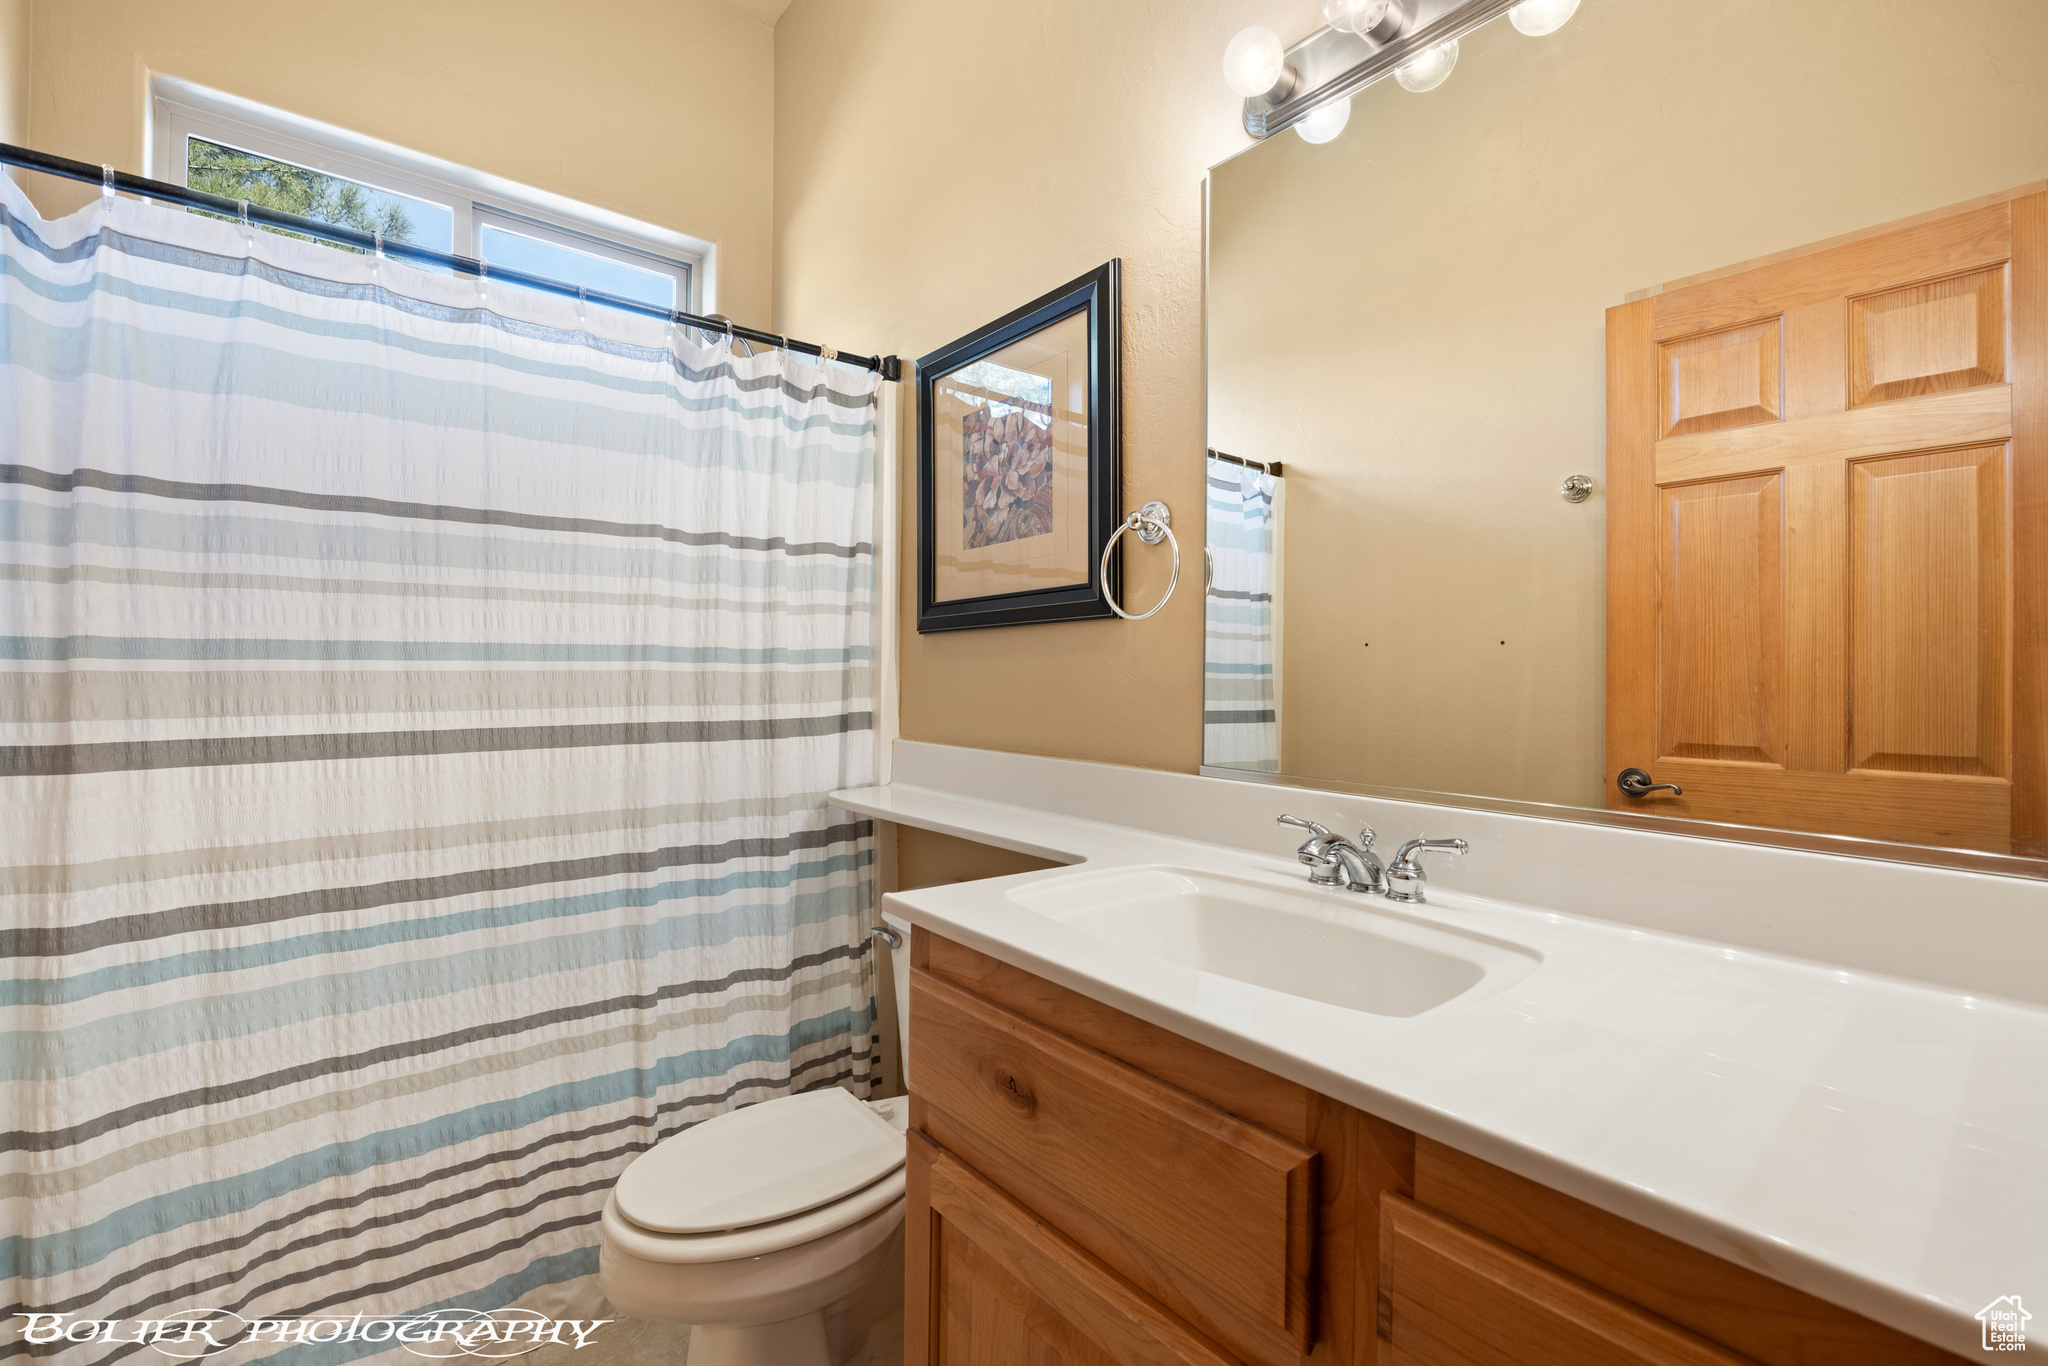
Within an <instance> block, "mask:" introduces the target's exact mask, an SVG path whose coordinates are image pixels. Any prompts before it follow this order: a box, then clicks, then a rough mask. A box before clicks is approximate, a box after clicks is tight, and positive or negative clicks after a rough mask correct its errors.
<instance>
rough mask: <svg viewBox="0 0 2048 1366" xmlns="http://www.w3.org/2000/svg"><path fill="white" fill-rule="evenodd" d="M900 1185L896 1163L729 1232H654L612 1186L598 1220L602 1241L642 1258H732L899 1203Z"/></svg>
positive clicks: (797, 1240) (812, 1238) (821, 1233)
mask: <svg viewBox="0 0 2048 1366" xmlns="http://www.w3.org/2000/svg"><path fill="white" fill-rule="evenodd" d="M903 1189H904V1179H903V1169H902V1168H901V1167H898V1168H897V1169H896V1170H895V1171H893V1172H891V1173H889V1175H887V1176H885V1177H883V1178H882V1179H881V1180H880V1181H877V1182H875V1184H874V1185H872V1186H869V1187H868V1188H867V1189H865V1190H861V1191H856V1192H855V1193H854V1194H852V1195H850V1196H848V1197H847V1198H846V1199H844V1200H841V1201H839V1202H838V1203H837V1204H831V1205H827V1206H825V1207H824V1208H823V1209H814V1210H810V1211H808V1212H806V1213H804V1214H799V1215H797V1216H795V1217H794V1218H790V1219H782V1220H778V1221H777V1222H775V1223H772V1224H756V1225H755V1226H754V1227H752V1228H743V1229H736V1230H734V1231H733V1232H731V1233H655V1232H652V1231H651V1230H648V1229H644V1228H641V1227H640V1226H639V1225H638V1224H636V1223H634V1222H633V1221H632V1220H630V1219H628V1218H627V1217H626V1216H625V1215H623V1214H621V1213H619V1194H618V1191H617V1190H616V1189H614V1190H613V1191H612V1193H611V1194H610V1195H608V1196H606V1197H605V1201H604V1215H603V1217H602V1219H601V1221H600V1226H601V1228H602V1230H603V1236H604V1240H605V1241H606V1242H607V1243H609V1244H611V1246H612V1247H614V1248H616V1249H617V1250H618V1251H620V1252H623V1253H625V1254H627V1255H628V1256H632V1257H638V1258H640V1259H641V1260H642V1261H647V1262H668V1263H671V1264H689V1263H693V1262H734V1261H742V1260H745V1259H746V1258H749V1257H763V1256H766V1255H767V1254H768V1253H771V1252H781V1251H782V1250H784V1249H785V1248H792V1247H797V1246H799V1245H800V1244H803V1243H812V1242H816V1241H817V1240H818V1239H820V1238H826V1237H830V1236H831V1235H832V1234H834V1233H837V1232H839V1231H840V1230H841V1229H846V1228H851V1227H853V1225H855V1224H857V1223H859V1222H860V1221H861V1220H863V1219H866V1218H868V1217H869V1216H870V1215H873V1214H877V1213H879V1212H881V1211H883V1210H886V1209H888V1208H889V1207H890V1206H891V1205H896V1206H899V1207H900V1206H901V1205H902V1203H903Z"/></svg>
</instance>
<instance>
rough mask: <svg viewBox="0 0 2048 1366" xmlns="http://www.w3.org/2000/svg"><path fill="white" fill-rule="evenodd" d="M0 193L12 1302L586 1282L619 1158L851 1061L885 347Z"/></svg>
mask: <svg viewBox="0 0 2048 1366" xmlns="http://www.w3.org/2000/svg"><path fill="white" fill-rule="evenodd" d="M0 214H4V217H0V238H4V249H5V258H4V261H5V276H4V279H0V841H4V843H0V969H4V972H0V1033H4V1038H0V1067H4V1069H5V1074H4V1078H0V1130H4V1133H0V1147H4V1167H0V1182H4V1183H5V1190H4V1195H0V1214H4V1217H0V1281H4V1288H5V1298H6V1300H7V1304H6V1308H5V1309H4V1311H0V1312H4V1313H5V1314H7V1315H10V1316H13V1315H20V1314H23V1313H27V1312H37V1313H45V1314H48V1313H62V1314H65V1315H66V1316H68V1318H69V1319H70V1320H71V1321H74V1322H75V1321H76V1320H77V1319H91V1320H95V1321H117V1322H121V1323H124V1324H129V1325H132V1324H133V1323H134V1322H135V1321H137V1320H145V1319H153V1318H158V1317H160V1316H162V1315H164V1314H166V1313H168V1312H171V1311H176V1310H183V1309H187V1308H189V1307H192V1306H207V1307H213V1308H218V1309H222V1310H227V1311H232V1312H233V1313H235V1314H238V1315H241V1316H243V1318H245V1319H247V1318H254V1317H259V1316H293V1315H312V1314H316V1313H321V1312H332V1313H341V1314H349V1313H355V1312H368V1313H372V1314H375V1313H416V1312H420V1311H424V1310H429V1309H432V1308H434V1307H436V1306H473V1307H493V1306H500V1305H506V1304H511V1303H513V1302H519V1303H522V1304H526V1305H529V1306H535V1307H539V1308H541V1309H543V1310H545V1311H547V1312H554V1313H559V1314H564V1315H578V1314H580V1315H581V1316H584V1317H594V1316H597V1315H598V1314H599V1312H600V1305H599V1298H600V1297H599V1296H598V1293H597V1291H596V1289H595V1280H594V1272H595V1269H596V1259H597V1254H596V1244H597V1227H596V1219H597V1215H598V1211H599V1208H600V1206H601V1205H602V1202H603V1200H604V1195H605V1192H606V1190H607V1188H608V1187H609V1186H610V1185H611V1183H612V1182H613V1181H614V1180H615V1179H616V1178H617V1177H618V1175H619V1173H620V1171H621V1170H622V1169H623V1168H624V1166H625V1165H626V1163H627V1162H629V1161H630V1160H631V1159H632V1158H633V1156H634V1155H635V1154H637V1153H639V1152H641V1151H643V1150H644V1149H646V1148H647V1147H648V1146H650V1145H651V1144H653V1143H654V1142H655V1141H656V1140H658V1139H660V1138H662V1137H665V1136H667V1135H669V1134H672V1133H675V1132H676V1131H678V1130H679V1129H682V1128H684V1127H686V1126H688V1125H690V1124H693V1123H695V1122H698V1121H700V1120H703V1119H705V1118H708V1117H710V1116H712V1115H714V1114H717V1113H719V1112H721V1111H724V1110H727V1109H730V1108H732V1107H733V1106H735V1105H739V1104H744V1103H747V1102H750V1101H757V1100H762V1099H766V1098H768V1097H771V1096H775V1095H780V1094H784V1093H787V1092H790V1091H799V1090H805V1089H809V1088H814V1087H820V1086H829V1085H845V1086H850V1087H852V1088H854V1089H855V1091H856V1093H861V1092H862V1091H863V1088H864V1086H865V1079H866V1074H867V1069H868V1051H869V1038H870V1033H871V1015H872V1005H873V999H874V997H873V990H872V976H871V964H870V960H869V957H868V953H867V941H866V939H865V937H864V931H863V924H864V920H865V917H866V915H867V913H868V908H869V903H870V901H871V900H872V892H873V883H872V877H871V871H870V869H871V860H872V849H871V837H870V835H871V832H870V830H869V828H868V826H867V825H866V824H864V823H858V822H855V821H854V820H852V819H851V818H849V817H848V816H846V815H845V813H843V812H836V811H834V810H833V809H832V808H830V807H828V806H827V805H826V803H825V800H824V795H825V794H826V793H827V792H829V791H831V790H832V789H834V788H837V787H843V786H846V785H849V784H861V783H864V782H868V781H871V780H872V767H873V743H874V740H873V730H872V725H871V716H872V711H873V704H872V696H871V686H872V685H871V679H872V649H873V644H874V642H873V640H872V638H871V634H870V631H871V623H872V620H873V617H872V612H871V609H872V606H873V565H874V560H873V547H872V544H871V542H872V540H873V534H872V521H873V496H874V460H875V448H874V432H875V425H874V418H875V413H876V388H877V384H878V381H877V380H876V379H875V377H874V376H872V375H866V374H860V373H856V372H852V371H850V370H847V369H845V368H843V367H824V368H817V367H812V366H809V365H805V364H800V363H798V362H796V361H795V360H793V359H791V358H789V357H787V356H785V355H783V354H782V353H779V352H771V353H766V354H763V355H761V356H758V357H752V356H736V355H733V354H730V353H729V352H728V351H727V350H725V349H722V348H716V347H714V348H713V349H709V350H705V349H699V348H698V347H697V346H696V345H694V344H692V343H691V342H690V341H689V340H687V339H686V338H685V337H684V336H682V335H681V334H679V333H677V332H676V331H675V330H674V329H671V328H668V327H667V326H666V325H665V324H663V323H661V322H659V321H656V320H649V319H641V318H637V317H631V316H626V315H621V314H616V313H612V312H610V311H608V310H604V309H600V308H591V309H589V311H588V312H589V316H588V317H587V318H585V317H583V316H582V310H580V309H579V307H578V304H577V302H576V301H575V300H573V299H570V300H557V299H553V298H547V297H541V296H536V295H531V294H526V293H523V292H519V291H512V290H507V289H504V288H503V287H502V286H498V285H489V286H488V292H486V291H485V290H484V289H482V288H480V287H479V285H478V283H477V282H475V281H472V280H468V279H466V278H463V277H455V276H447V275H436V274H433V273H429V272H424V271H415V270H412V269H408V268H403V267H399V266H395V265H392V264H389V263H384V262H380V261H378V260H377V259H376V258H374V257H372V256H369V255H361V254H353V253H347V252H342V251H338V250H335V249H333V248H330V247H326V246H322V245H318V244H314V243H309V242H303V241H297V240H290V239H286V238H283V237H280V236H276V235H272V234H269V233H265V232H263V231H260V230H259V231H257V232H256V233H254V235H253V237H252V236H251V235H250V234H249V233H247V232H246V231H245V230H244V229H243V228H242V226H241V225H239V224H235V223H224V222H220V221H217V220H214V219H210V218H205V217H201V216H196V215H190V214H185V213H181V212H177V211H173V210H170V209H166V208H163V207H159V206H152V205H146V204H141V203H136V202H130V201H125V200H114V199H101V200H99V201H97V202H96V203H95V204H93V205H92V206H91V207H90V208H87V209H85V210H81V211H80V212H78V213H76V214H74V215H72V216H70V217H68V218H65V219H63V220H60V221H55V222H45V221H43V220H42V219H40V218H39V217H38V216H37V215H36V213H35V211H34V210H33V208H31V207H30V205H29V204H28V202H27V200H26V199H24V198H23V196H22V195H21V194H20V193H19V191H18V190H17V189H16V188H15V186H14V185H13V183H12V182H11V181H8V180H7V179H5V178H4V177H0ZM21 1322H22V1321H21V1320H20V1319H18V1318H10V1319H9V1320H8V1323H9V1324H10V1325H11V1326H13V1327H15V1328H16V1329H17V1330H18V1329H19V1327H20V1324H21ZM128 1336H129V1330H128V1329H127V1328H126V1327H124V1328H122V1329H121V1330H119V1331H118V1332H115V1331H112V1330H110V1332H109V1334H108V1336H107V1337H106V1338H103V1339H96V1340H95V1341H94V1342H92V1343H89V1344H86V1345H80V1346H62V1347H61V1348H59V1347H38V1348H30V1347H29V1346H27V1345H26V1344H25V1343H24V1341H23V1338H22V1336H21V1334H20V1332H19V1331H16V1332H12V1333H6V1334H0V1353H4V1354H5V1355H6V1356H8V1357H23V1356H24V1355H25V1354H29V1353H31V1352H33V1354H36V1355H43V1354H47V1353H49V1352H51V1351H57V1350H61V1351H62V1352H63V1353H64V1357H63V1359H64V1360H66V1361H76V1362H81V1363H83V1362H86V1361H99V1360H109V1361H111V1360H119V1359H121V1358H124V1357H129V1356H133V1355H135V1354H136V1353H137V1352H141V1353H144V1355H143V1357H142V1358H141V1359H142V1360H145V1361H154V1360H158V1359H159V1358H158V1356H157V1355H156V1353H155V1351H154V1350H152V1349H150V1348H146V1347H141V1346H136V1345H132V1344H130V1345H123V1344H124V1343H126V1340H127V1338H128ZM268 1350H271V1351H275V1350H278V1349H275V1348H272V1349H268ZM286 1350H290V1351H293V1352H295V1353H297V1354H298V1355H297V1356H296V1357H295V1359H296V1360H305V1361H319V1362H340V1361H346V1360H351V1359H354V1358H359V1357H363V1356H366V1355H369V1354H372V1353H374V1352H378V1351H392V1352H394V1353H395V1354H396V1355H397V1356H398V1357H399V1358H400V1359H404V1360H413V1359H414V1358H413V1357H412V1356H409V1355H406V1354H405V1353H404V1352H403V1351H400V1350H398V1349H391V1348H379V1347H373V1346H370V1345H366V1344H363V1343H360V1342H357V1343H341V1344H335V1345H333V1346H329V1347H321V1348H303V1347H301V1348H290V1349H286ZM261 1354H263V1353H262V1352H259V1351H254V1350H253V1349H244V1350H242V1351H239V1352H238V1353H237V1355H236V1359H248V1358H249V1357H250V1356H252V1355H261Z"/></svg>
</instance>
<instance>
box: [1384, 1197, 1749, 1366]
mask: <svg viewBox="0 0 2048 1366" xmlns="http://www.w3.org/2000/svg"><path fill="white" fill-rule="evenodd" d="M1379 1331H1380V1364H1381V1366H1743V1363H1747V1362H1748V1361H1749V1359H1748V1358H1747V1357H1739V1356H1736V1355H1735V1354H1734V1353H1732V1352H1728V1351H1725V1350H1723V1349H1722V1348H1720V1347H1717V1346H1715V1345H1714V1344H1713V1343H1710V1342H1708V1341H1707V1340H1706V1339H1705V1338H1701V1337H1695V1336H1694V1335H1693V1334H1691V1333H1688V1332H1686V1331H1685V1330H1684V1329H1682V1328H1679V1327H1677V1326H1676V1325H1674V1324H1671V1323H1669V1322H1666V1321H1665V1320H1663V1319H1660V1318H1656V1317H1654V1316H1652V1315H1650V1314H1646V1313H1644V1312H1643V1311H1642V1310H1640V1309H1638V1308H1636V1307H1635V1306H1634V1305H1631V1304H1626V1303H1624V1302H1623V1301H1621V1300H1618V1299H1615V1298H1614V1297H1613V1296H1611V1295H1604V1294H1602V1293H1600V1292H1599V1291H1598V1290H1595V1289H1593V1288H1592V1287H1591V1286H1589V1285H1586V1284H1585V1283H1583V1282H1581V1281H1577V1280H1574V1279H1572V1278H1571V1277H1569V1276H1565V1275H1562V1274H1560V1273H1559V1272H1556V1271H1553V1270H1552V1269H1550V1268H1549V1267H1547V1266H1545V1265H1543V1263H1541V1262H1538V1261H1534V1260H1532V1259H1530V1258H1528V1257H1524V1256H1523V1255H1522V1254H1521V1253H1519V1252H1516V1251H1514V1250H1513V1249H1511V1248H1509V1247H1507V1246H1506V1245H1504V1244H1501V1243H1496V1242H1495V1241H1493V1239H1491V1238H1487V1237H1483V1236H1481V1235H1480V1234H1477V1233H1474V1232H1472V1231H1471V1230H1470V1229H1468V1228H1466V1227H1464V1226H1463V1225H1462V1224H1458V1223H1454V1222H1453V1221H1451V1220H1449V1219H1446V1218H1444V1217H1443V1216H1442V1215H1439V1214H1432V1213H1431V1212H1430V1211H1428V1210H1425V1209H1423V1208H1422V1207H1420V1206H1419V1205H1416V1204H1415V1203H1414V1202H1413V1201H1410V1200H1406V1199H1403V1198H1402V1197H1401V1196H1398V1195H1388V1196H1384V1197H1382V1200H1381V1206H1380V1324H1379Z"/></svg>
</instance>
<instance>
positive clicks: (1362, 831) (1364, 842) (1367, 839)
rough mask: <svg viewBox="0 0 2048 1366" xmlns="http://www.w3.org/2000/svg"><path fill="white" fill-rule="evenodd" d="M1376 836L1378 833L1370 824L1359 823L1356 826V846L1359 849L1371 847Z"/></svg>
mask: <svg viewBox="0 0 2048 1366" xmlns="http://www.w3.org/2000/svg"><path fill="white" fill-rule="evenodd" d="M1378 838H1379V835H1378V834H1377V833H1375V832H1374V830H1373V828H1372V827H1371V826H1369V825H1361V826H1359V827H1358V847H1359V848H1360V849H1370V848H1372V842H1373V841H1374V840H1376V839H1378Z"/></svg>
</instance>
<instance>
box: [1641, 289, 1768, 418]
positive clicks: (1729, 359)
mask: <svg viewBox="0 0 2048 1366" xmlns="http://www.w3.org/2000/svg"><path fill="white" fill-rule="evenodd" d="M1784 332H1785V329H1784V322H1783V320H1782V319H1779V318H1770V319H1766V320H1765V321H1763V322H1760V323H1751V324H1750V325H1749V326H1747V327H1731V328H1728V329H1727V330H1725V331H1722V332H1710V333H1708V334H1707V335H1706V336H1703V337H1688V338H1686V339H1685V340H1684V341H1677V342H1671V343H1669V344H1668V345H1666V346H1665V348H1664V371H1665V376H1666V379H1665V383H1664V399H1665V409H1664V435H1666V436H1680V435H1683V434H1685V433H1687V432H1711V431H1719V430H1722V429H1724V428H1727V427H1747V426H1750V425H1752V424H1753V423H1758V422H1776V421H1777V420H1778V419H1779V418H1780V417H1783V416H1784V409H1785V402H1784V398H1785V366H1784Z"/></svg>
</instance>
